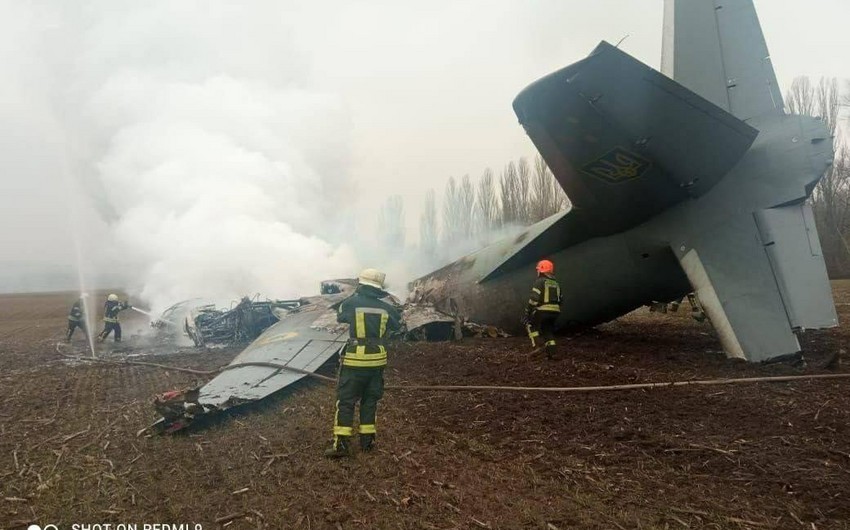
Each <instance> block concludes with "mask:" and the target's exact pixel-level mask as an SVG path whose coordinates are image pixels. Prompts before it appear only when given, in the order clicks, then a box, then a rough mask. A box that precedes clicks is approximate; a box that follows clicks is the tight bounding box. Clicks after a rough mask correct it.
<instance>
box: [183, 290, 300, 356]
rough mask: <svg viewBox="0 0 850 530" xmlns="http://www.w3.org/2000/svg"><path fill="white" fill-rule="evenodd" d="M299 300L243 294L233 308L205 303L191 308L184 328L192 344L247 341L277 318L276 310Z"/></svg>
mask: <svg viewBox="0 0 850 530" xmlns="http://www.w3.org/2000/svg"><path fill="white" fill-rule="evenodd" d="M300 303H301V302H300V301H298V300H275V301H270V300H267V301H256V300H251V299H250V298H248V297H243V298H242V300H240V301H239V303H238V304H236V307H233V308H232V309H226V310H224V309H218V308H216V307H215V306H214V305H206V306H201V307H197V308H195V309H193V310H192V311H191V312H190V314H189V317H188V318H187V319H186V321H185V330H186V333H187V334H188V335H189V337H190V338H191V339H192V341H193V342H194V343H195V346H198V347H204V346H208V345H214V344H217V345H220V344H240V343H247V342H250V341H252V340H254V339H255V338H257V337H258V336H259V335H260V333H262V332H263V331H265V330H266V329H267V328H268V327H269V326H271V325H272V324H274V323H275V322H277V321H278V316H277V310H280V309H284V310H289V309H294V308H296V307H298V306H299V305H300Z"/></svg>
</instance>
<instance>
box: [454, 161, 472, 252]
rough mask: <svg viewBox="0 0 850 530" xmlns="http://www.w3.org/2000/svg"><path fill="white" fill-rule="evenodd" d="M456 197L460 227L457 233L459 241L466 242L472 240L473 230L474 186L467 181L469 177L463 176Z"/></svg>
mask: <svg viewBox="0 0 850 530" xmlns="http://www.w3.org/2000/svg"><path fill="white" fill-rule="evenodd" d="M458 196H459V199H458V202H459V203H460V206H459V208H460V211H459V217H458V222H459V223H460V226H459V227H458V231H459V234H460V238H461V240H466V241H468V240H470V239H472V233H473V230H474V228H475V227H474V226H473V225H474V221H475V186H473V185H472V181H471V180H469V175H464V176H463V178H462V179H461V181H460V188H459V189H458Z"/></svg>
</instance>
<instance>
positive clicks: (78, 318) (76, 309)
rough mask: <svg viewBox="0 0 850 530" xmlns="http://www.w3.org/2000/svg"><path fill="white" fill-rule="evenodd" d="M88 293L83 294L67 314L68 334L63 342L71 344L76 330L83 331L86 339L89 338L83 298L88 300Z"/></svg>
mask: <svg viewBox="0 0 850 530" xmlns="http://www.w3.org/2000/svg"><path fill="white" fill-rule="evenodd" d="M88 296H89V295H88V293H83V294H81V295H80V297H79V298H78V299H77V300H76V301H75V302H74V305H72V306H71V310H70V311H69V312H68V332H67V333H66V335H65V342H71V337H73V336H74V331H76V330H77V328H80V329H81V330H83V333H85V335H86V338H88V336H89V328H88V327H87V326H86V314H85V302H84V301H83V299H84V298H88Z"/></svg>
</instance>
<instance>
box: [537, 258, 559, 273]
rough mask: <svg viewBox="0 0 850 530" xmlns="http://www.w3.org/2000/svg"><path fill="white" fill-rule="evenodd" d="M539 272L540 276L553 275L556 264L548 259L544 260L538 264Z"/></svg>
mask: <svg viewBox="0 0 850 530" xmlns="http://www.w3.org/2000/svg"><path fill="white" fill-rule="evenodd" d="M537 272H539V273H540V274H552V273H553V272H555V264H554V263H552V262H551V261H549V260H548V259H544V260H541V261H538V262H537Z"/></svg>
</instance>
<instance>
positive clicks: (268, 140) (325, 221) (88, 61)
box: [54, 0, 358, 310]
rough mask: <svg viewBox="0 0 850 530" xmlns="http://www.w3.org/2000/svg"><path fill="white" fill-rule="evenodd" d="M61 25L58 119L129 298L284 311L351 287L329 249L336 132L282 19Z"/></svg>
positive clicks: (351, 263)
mask: <svg viewBox="0 0 850 530" xmlns="http://www.w3.org/2000/svg"><path fill="white" fill-rule="evenodd" d="M72 11H73V10H72V9H71V8H68V10H67V11H66V12H64V13H61V16H60V17H58V19H57V20H60V21H61V23H60V25H59V31H61V32H63V34H64V38H63V39H59V40H58V42H62V46H60V47H58V48H57V49H55V50H54V54H55V55H54V57H57V58H58V57H62V56H63V54H64V53H66V52H70V53H69V56H71V57H75V61H72V62H70V63H69V64H64V63H62V61H57V65H58V67H55V70H56V71H59V72H64V76H67V78H66V79H60V82H62V83H64V84H65V86H66V87H67V89H66V90H63V91H61V92H60V96H59V97H58V98H57V101H58V106H59V108H60V109H62V110H61V111H60V112H62V113H63V114H64V116H63V123H64V125H65V127H66V132H67V135H68V136H69V137H71V138H74V141H73V144H72V145H73V146H74V148H73V152H72V156H73V157H74V159H75V167H76V168H77V172H78V173H79V175H80V176H81V177H83V178H84V180H85V185H86V187H87V189H89V190H91V191H92V193H93V194H94V195H95V196H96V197H97V200H98V201H99V202H100V205H101V210H102V211H103V212H104V215H105V217H106V219H107V221H108V224H109V226H110V234H109V236H108V241H105V242H104V243H105V244H106V245H108V246H109V247H110V249H112V250H111V254H112V258H113V259H114V260H115V262H117V263H120V264H121V266H122V267H123V268H124V270H125V271H126V272H127V273H128V274H127V277H128V283H129V285H128V289H129V290H130V292H131V295H138V296H140V297H141V298H142V300H143V301H144V302H146V303H148V304H150V305H151V307H152V308H153V309H154V310H158V309H162V308H164V307H165V306H167V305H170V304H171V303H173V302H175V301H178V300H181V299H186V298H190V297H204V298H210V299H229V298H234V297H238V296H241V295H244V294H253V293H256V292H260V293H262V294H264V295H266V296H269V297H277V298H281V297H292V296H297V295H305V294H312V293H314V292H316V291H317V290H318V282H319V280H321V279H325V278H330V277H339V276H351V275H352V274H354V273H356V270H357V267H358V263H357V260H356V257H355V256H354V252H353V250H352V248H351V246H349V245H347V244H337V243H335V242H334V241H333V239H334V236H338V235H339V234H340V232H341V230H340V229H339V228H338V226H339V224H340V223H341V218H340V215H338V211H339V207H338V199H339V198H340V197H344V195H345V190H346V186H347V180H346V175H347V163H348V160H347V156H348V131H349V125H348V119H347V116H346V111H345V108H344V107H343V105H342V104H341V103H340V101H339V99H338V98H337V97H336V96H334V95H333V94H326V93H319V92H316V91H314V90H311V88H310V83H309V72H307V69H306V68H305V67H304V65H303V64H301V63H300V62H299V54H298V50H297V49H295V47H294V46H293V45H292V44H291V43H290V42H289V38H288V37H287V35H289V31H288V30H289V29H291V27H292V24H293V22H292V20H293V18H294V17H293V16H291V15H292V14H291V13H287V12H285V11H284V10H283V9H282V8H278V7H277V6H276V4H275V3H274V2H261V3H252V4H251V5H250V9H249V8H247V7H245V8H243V7H239V6H238V5H236V4H232V5H227V4H225V3H210V2H206V1H189V2H171V1H165V0H160V1H146V2H114V1H112V0H109V1H102V2H93V3H92V5H90V6H89V9H87V10H83V11H81V12H78V13H74V12H72ZM54 42H56V40H54ZM63 47H67V48H66V49H64V50H63V49H61V48H63ZM55 66H56V65H55ZM60 75H62V74H60Z"/></svg>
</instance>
